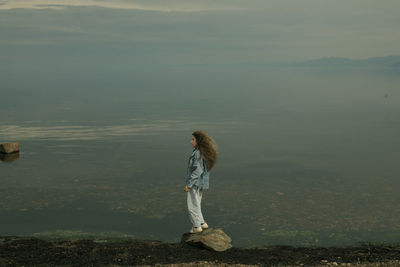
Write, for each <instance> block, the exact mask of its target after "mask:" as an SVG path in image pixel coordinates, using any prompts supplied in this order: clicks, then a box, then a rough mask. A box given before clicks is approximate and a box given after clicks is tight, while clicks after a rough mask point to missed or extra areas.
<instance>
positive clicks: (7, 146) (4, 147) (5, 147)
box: [0, 142, 19, 154]
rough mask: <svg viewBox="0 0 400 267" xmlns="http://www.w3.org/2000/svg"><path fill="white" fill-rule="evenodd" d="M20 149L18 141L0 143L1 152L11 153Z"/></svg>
mask: <svg viewBox="0 0 400 267" xmlns="http://www.w3.org/2000/svg"><path fill="white" fill-rule="evenodd" d="M18 151H19V144H18V142H12V143H4V144H0V153H3V154H10V153H14V152H18Z"/></svg>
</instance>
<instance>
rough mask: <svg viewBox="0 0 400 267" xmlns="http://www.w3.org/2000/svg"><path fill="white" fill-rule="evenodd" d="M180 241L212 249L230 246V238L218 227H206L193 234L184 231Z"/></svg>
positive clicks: (228, 247)
mask: <svg viewBox="0 0 400 267" xmlns="http://www.w3.org/2000/svg"><path fill="white" fill-rule="evenodd" d="M182 242H185V243H186V244H189V245H192V246H196V247H205V248H207V249H210V250H214V251H225V250H227V249H230V248H231V247H232V245H231V242H232V239H231V238H230V237H229V236H228V235H227V234H225V233H224V231H222V230H221V229H219V228H208V229H205V230H203V231H202V232H200V233H195V234H191V233H185V234H183V236H182Z"/></svg>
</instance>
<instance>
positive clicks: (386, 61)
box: [291, 56, 400, 71]
mask: <svg viewBox="0 0 400 267" xmlns="http://www.w3.org/2000/svg"><path fill="white" fill-rule="evenodd" d="M291 66H298V67H334V68H336V67H351V68H353V67H355V68H385V69H393V70H399V71H400V56H386V57H372V58H365V59H350V58H342V57H328V58H319V59H314V60H307V61H302V62H296V63H293V64H291Z"/></svg>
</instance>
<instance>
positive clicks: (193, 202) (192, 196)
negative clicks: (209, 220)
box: [187, 186, 204, 227]
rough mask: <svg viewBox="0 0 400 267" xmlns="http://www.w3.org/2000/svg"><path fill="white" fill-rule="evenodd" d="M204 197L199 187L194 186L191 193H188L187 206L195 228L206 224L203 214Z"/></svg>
mask: <svg viewBox="0 0 400 267" xmlns="http://www.w3.org/2000/svg"><path fill="white" fill-rule="evenodd" d="M202 195H203V189H199V188H198V187H197V186H193V187H192V188H191V189H190V190H189V192H187V206H188V211H189V219H190V221H191V222H192V224H193V227H200V226H201V224H202V223H204V218H203V214H202V213H201V197H202Z"/></svg>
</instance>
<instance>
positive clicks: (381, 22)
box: [0, 0, 400, 66]
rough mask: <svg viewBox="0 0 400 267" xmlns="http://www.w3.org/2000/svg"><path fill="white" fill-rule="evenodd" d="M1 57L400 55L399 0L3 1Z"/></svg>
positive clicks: (216, 59)
mask: <svg viewBox="0 0 400 267" xmlns="http://www.w3.org/2000/svg"><path fill="white" fill-rule="evenodd" d="M0 3H1V5H0V35H1V41H0V48H1V52H0V57H1V59H2V61H3V62H7V64H13V63H16V62H18V61H21V62H23V63H24V64H32V63H31V62H32V61H39V62H46V64H52V63H53V61H52V59H57V60H61V61H62V62H64V63H65V64H75V63H79V64H81V63H82V62H81V61H85V60H87V61H93V66H96V65H98V64H99V62H104V61H106V62H110V61H111V63H113V64H115V65H118V64H119V63H121V64H128V62H129V64H226V63H227V64H236V63H265V62H291V61H298V60H307V59H313V58H320V57H331V56H333V57H348V58H353V59H359V58H368V57H376V56H388V55H399V54H400V51H399V50H400V49H399V46H398V44H399V43H400V34H398V25H400V17H399V16H398V14H399V13H400V2H399V1H392V0H388V1H384V2H377V1H370V0H367V1H365V0H364V1H360V0H351V1H343V0H339V1H314V0H307V1H301V2H300V1H276V0H274V1H246V2H244V1H201V2H199V1H94V0H93V1H92V0H85V1H61V0H60V1H55V0H53V1H51V0H47V1H0Z"/></svg>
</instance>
